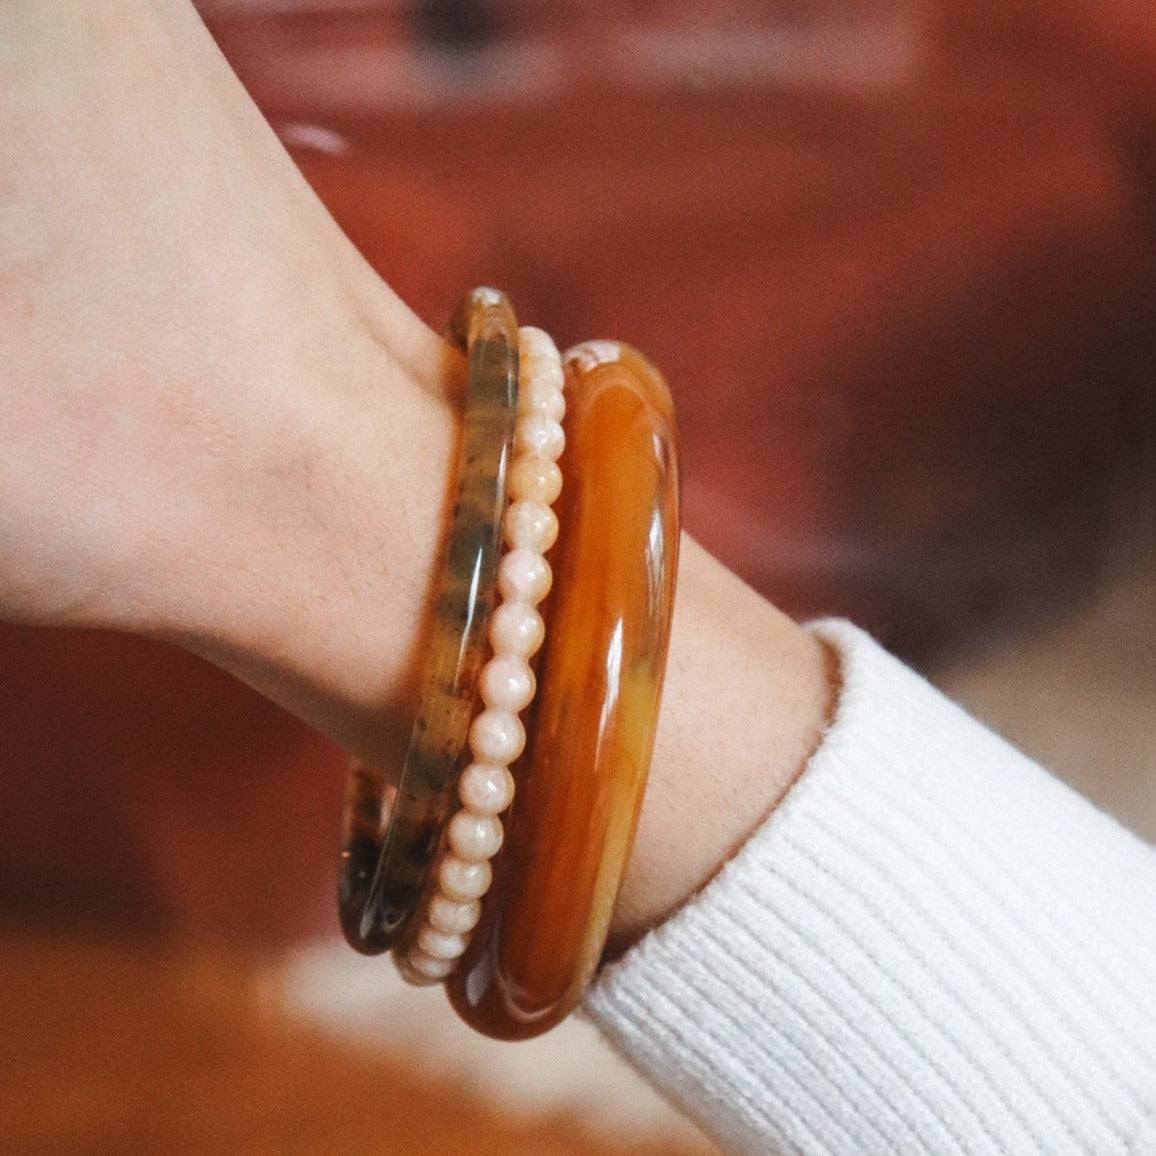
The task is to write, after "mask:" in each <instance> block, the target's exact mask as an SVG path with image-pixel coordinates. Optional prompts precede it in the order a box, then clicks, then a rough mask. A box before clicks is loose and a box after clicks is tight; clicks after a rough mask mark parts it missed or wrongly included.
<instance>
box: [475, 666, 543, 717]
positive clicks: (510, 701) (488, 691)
mask: <svg viewBox="0 0 1156 1156" xmlns="http://www.w3.org/2000/svg"><path fill="white" fill-rule="evenodd" d="M478 690H479V691H480V693H481V696H482V702H484V703H485V704H486V706H492V707H495V708H496V709H498V710H508V711H512V712H514V713H516V712H518V711H520V710H524V709H525V708H526V707H527V706H529V705H530V700H531V699H532V698H533V697H534V690H535V682H534V672H533V671H532V670H531V669H530V665H529V663H528V662H526V660H525V659H524V658H519V657H518V656H517V655H505V654H499V655H495V656H494V657H493V658H491V659H490V661H489V662H487V663H486V665H485V666H483V667H482V673H481V675H480V677H479V678H478Z"/></svg>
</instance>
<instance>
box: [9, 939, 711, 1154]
mask: <svg viewBox="0 0 1156 1156" xmlns="http://www.w3.org/2000/svg"><path fill="white" fill-rule="evenodd" d="M0 976H3V977H4V982H3V983H2V984H0V1074H2V1078H0V1151H2V1152H5V1153H10V1154H12V1156H79V1154H82V1153H83V1154H86V1156H105V1154H107V1156H135V1154H138V1153H139V1154H140V1156H167V1154H169V1153H172V1154H174V1156H176V1154H178V1153H179V1154H180V1156H202V1154H204V1156H209V1154H212V1156H225V1154H228V1156H312V1154H316V1156H321V1154H323V1153H324V1154H327V1156H329V1154H345V1153H348V1154H349V1156H354V1154H358V1156H361V1154H365V1153H380V1154H382V1156H394V1154H396V1156H446V1154H447V1153H452V1154H453V1156H709V1153H710V1152H711V1151H713V1149H711V1148H709V1147H707V1146H706V1145H705V1144H704V1143H699V1144H696V1143H692V1142H683V1141H681V1140H678V1139H672V1138H671V1136H670V1135H669V1134H665V1135H662V1136H660V1137H658V1138H657V1139H656V1140H655V1141H654V1142H648V1141H643V1140H637V1139H635V1140H624V1141H620V1140H618V1139H616V1138H615V1137H614V1136H613V1135H607V1134H605V1133H603V1134H599V1133H598V1132H597V1131H596V1130H595V1131H592V1130H591V1129H590V1128H589V1127H588V1126H584V1124H583V1122H582V1121H580V1120H577V1119H574V1118H573V1116H572V1115H566V1114H564V1113H560V1112H553V1113H550V1112H539V1113H536V1114H535V1113H527V1114H512V1113H511V1112H509V1111H508V1110H504V1111H503V1110H499V1108H498V1107H497V1106H495V1105H494V1104H493V1103H491V1102H489V1101H488V1100H487V1099H486V1098H485V1097H484V1096H482V1095H480V1094H478V1093H477V1092H476V1091H473V1090H471V1089H470V1088H469V1087H467V1086H465V1085H464V1084H462V1083H460V1082H459V1083H454V1082H452V1081H451V1080H450V1079H449V1078H439V1077H438V1076H435V1075H431V1073H430V1072H429V1071H428V1070H425V1071H417V1070H415V1069H414V1068H413V1067H412V1066H410V1065H409V1064H407V1062H406V1059H405V1057H404V1056H401V1055H393V1056H390V1055H387V1054H385V1053H383V1052H382V1051H381V1050H379V1049H375V1048H370V1047H367V1046H365V1045H358V1044H356V1043H351V1042H348V1041H342V1040H340V1039H337V1038H335V1037H334V1036H333V1035H331V1034H326V1033H324V1032H322V1031H321V1030H319V1029H317V1028H315V1027H310V1026H306V1025H304V1024H302V1023H301V1022H300V1021H297V1020H294V1019H292V1018H290V1017H289V1016H287V1015H286V1014H284V1012H283V1011H279V1009H278V1001H277V997H276V992H275V987H271V986H270V984H269V982H268V981H267V980H262V978H261V976H260V974H259V973H256V972H254V971H253V970H252V968H251V967H249V966H246V965H245V964H244V963H242V962H240V961H239V960H238V959H237V958H235V957H234V958H230V957H229V956H228V955H220V954H216V955H215V954H213V953H212V952H207V951H205V950H204V949H201V950H199V951H198V950H193V951H188V952H182V951H180V950H173V949H169V950H157V949H155V948H154V949H151V950H147V949H142V948H141V947H139V946H138V947H135V948H133V947H129V946H117V945H115V944H112V943H109V942H107V941H101V940H97V939H93V938H86V937H84V936H63V935H56V936H51V937H50V936H39V937H38V936H31V935H27V934H18V933H12V932H9V933H8V934H7V935H4V936H0Z"/></svg>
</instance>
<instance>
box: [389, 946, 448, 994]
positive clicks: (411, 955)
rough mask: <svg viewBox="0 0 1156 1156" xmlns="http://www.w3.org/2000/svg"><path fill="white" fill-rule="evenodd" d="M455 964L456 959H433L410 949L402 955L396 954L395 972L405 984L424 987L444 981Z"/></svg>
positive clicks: (421, 952)
mask: <svg viewBox="0 0 1156 1156" xmlns="http://www.w3.org/2000/svg"><path fill="white" fill-rule="evenodd" d="M457 962H458V961H457V959H434V957H433V956H432V955H427V954H426V953H425V952H424V951H419V950H418V949H417V948H416V947H411V948H410V949H409V951H407V952H405V953H404V954H400V953H399V954H398V956H397V970H398V971H400V972H401V977H402V979H404V980H405V981H406V983H412V984H413V985H414V986H416V987H426V986H428V985H429V984H431V983H440V982H441V981H442V980H443V979H445V978H446V976H448V975H449V974H450V973H451V972H452V971H453V970H454V968H455V967H456V966H457Z"/></svg>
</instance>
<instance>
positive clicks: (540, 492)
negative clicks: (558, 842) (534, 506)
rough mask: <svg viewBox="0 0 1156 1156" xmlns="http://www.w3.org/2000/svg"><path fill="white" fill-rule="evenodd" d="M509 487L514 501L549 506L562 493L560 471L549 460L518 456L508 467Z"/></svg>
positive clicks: (532, 455)
mask: <svg viewBox="0 0 1156 1156" xmlns="http://www.w3.org/2000/svg"><path fill="white" fill-rule="evenodd" d="M509 485H510V496H511V497H512V498H513V499H514V501H516V502H541V503H542V505H544V506H549V505H551V504H552V503H553V502H554V501H555V500H556V499H557V497H558V495H559V494H560V493H561V492H562V471H561V470H560V469H559V468H558V463H557V462H553V461H551V460H550V459H549V458H542V457H538V456H537V455H536V454H520V455H519V456H518V457H516V458H515V459H514V463H513V465H512V466H511V467H510V477H509Z"/></svg>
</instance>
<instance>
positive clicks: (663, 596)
mask: <svg viewBox="0 0 1156 1156" xmlns="http://www.w3.org/2000/svg"><path fill="white" fill-rule="evenodd" d="M566 378H567V380H566V395H567V413H566V422H565V434H566V447H567V448H566V453H565V454H564V455H563V458H562V473H563V476H564V483H563V486H562V494H561V498H560V499H559V502H558V522H559V526H560V536H559V538H558V542H557V545H556V546H555V547H554V551H553V553H552V554H551V556H550V560H551V564H552V565H553V567H554V575H555V581H554V587H553V591H552V594H551V597H550V603H549V608H548V611H547V617H548V620H549V632H548V635H547V639H546V643H545V646H544V648H543V652H542V655H541V659H540V668H539V677H538V697H537V699H536V700H535V701H536V705H535V706H534V708H532V709H533V714H532V721H531V724H530V726H529V727H528V728H527V729H528V731H529V734H530V744H529V746H528V748H527V750H526V753H525V755H524V756H523V759H522V761H521V763H520V764H519V766H518V767H516V768H515V777H516V778H517V783H518V785H517V792H516V794H515V795H514V802H513V806H512V807H511V809H510V811H509V813H508V816H507V824H506V825H507V835H506V843H505V846H504V847H503V849H502V851H501V852H500V854H499V856H498V858H497V860H496V871H497V878H496V881H495V889H494V891H493V892H492V894H491V895H490V896H489V897H488V898H487V900H486V902H485V904H484V906H483V915H482V919H481V922H480V924H479V925H478V927H477V928H476V930H475V932H474V938H473V941H472V943H471V946H470V949H469V951H468V952H467V953H466V956H465V958H464V960H463V962H462V965H461V966H459V968H458V969H457V970H456V971H455V972H454V973H453V975H451V976H450V978H449V980H448V981H447V990H448V992H449V996H450V1000H451V1002H452V1003H453V1005H454V1007H455V1008H456V1009H457V1011H458V1012H459V1014H460V1015H461V1016H462V1018H463V1019H465V1020H466V1022H467V1023H469V1024H470V1025H471V1026H472V1027H474V1028H476V1029H478V1030H479V1031H481V1032H483V1033H485V1034H486V1035H489V1036H494V1037H497V1038H500V1039H521V1038H526V1037H529V1036H533V1035H537V1034H539V1033H540V1032H543V1031H545V1030H546V1029H547V1028H549V1027H552V1026H553V1025H554V1024H556V1023H557V1022H558V1021H559V1020H561V1019H562V1018H563V1017H564V1016H565V1015H566V1014H567V1013H568V1012H569V1011H570V1010H571V1009H572V1008H573V1007H574V1005H575V1004H576V1003H577V1001H578V1000H579V998H580V997H581V995H582V993H583V991H584V990H585V988H586V986H587V984H588V983H589V981H590V979H591V977H592V976H593V974H594V971H595V969H596V968H597V966H598V962H599V959H600V957H601V955H602V951H603V949H604V946H605V942H606V934H607V930H608V927H609V923H610V916H611V912H612V910H613V907H614V903H615V900H616V898H617V895H618V889H619V886H620V883H621V880H622V875H623V873H624V871H625V868H626V863H627V859H628V858H629V855H630V848H631V844H632V841H633V838H634V830H635V826H636V825H637V820H638V813H639V810H640V807H641V803H642V795H643V790H644V787H645V784H646V775H647V770H648V768H649V764H650V756H651V751H652V748H653V743H654V732H655V727H656V724H657V716H658V705H659V698H660V694H661V688H662V680H663V673H664V670H665V665H666V653H667V645H668V641H669V636H670V620H671V611H672V608H673V600H674V580H675V572H676V570H677V558H678V477H677V463H676V448H675V430H674V416H673V409H672V405H671V400H670V395H669V393H668V392H667V389H666V386H665V384H664V383H663V381H662V378H661V377H660V376H659V374H658V372H657V371H656V370H655V369H654V368H653V367H652V366H651V365H650V364H649V363H648V362H647V361H646V360H645V359H644V358H643V357H642V356H641V355H640V354H639V353H637V352H636V351H634V350H632V349H630V348H628V347H626V346H621V345H618V344H615V343H612V342H591V343H589V344H586V345H582V346H578V347H577V348H576V349H574V350H571V351H570V352H569V353H568V354H567V355H566Z"/></svg>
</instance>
